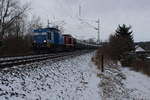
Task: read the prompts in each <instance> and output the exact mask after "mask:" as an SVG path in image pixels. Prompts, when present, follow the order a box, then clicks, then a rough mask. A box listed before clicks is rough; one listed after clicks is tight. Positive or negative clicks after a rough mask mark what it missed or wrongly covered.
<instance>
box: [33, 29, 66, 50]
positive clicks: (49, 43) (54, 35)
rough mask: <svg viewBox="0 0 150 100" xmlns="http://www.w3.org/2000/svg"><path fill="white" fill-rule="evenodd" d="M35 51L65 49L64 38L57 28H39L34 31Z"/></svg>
mask: <svg viewBox="0 0 150 100" xmlns="http://www.w3.org/2000/svg"><path fill="white" fill-rule="evenodd" d="M33 33H34V34H33V37H32V40H33V49H34V50H46V49H47V50H58V51H59V50H61V49H63V44H64V38H63V35H62V34H61V32H60V30H59V29H57V28H39V29H36V30H33Z"/></svg>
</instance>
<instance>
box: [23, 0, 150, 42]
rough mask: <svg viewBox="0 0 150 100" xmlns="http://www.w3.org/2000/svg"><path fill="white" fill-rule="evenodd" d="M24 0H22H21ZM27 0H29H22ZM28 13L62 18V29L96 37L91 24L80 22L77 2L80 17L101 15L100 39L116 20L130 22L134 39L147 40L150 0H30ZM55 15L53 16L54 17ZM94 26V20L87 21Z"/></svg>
mask: <svg viewBox="0 0 150 100" xmlns="http://www.w3.org/2000/svg"><path fill="white" fill-rule="evenodd" d="M24 1H25V0H24ZM26 1H30V0H26ZM31 3H32V4H31V6H32V8H33V10H32V14H35V15H37V16H41V17H42V20H43V22H45V23H46V21H47V19H50V20H65V22H66V23H67V24H66V25H65V26H64V27H65V33H70V34H72V35H74V36H79V37H82V38H83V36H84V38H90V37H92V38H96V36H97V33H96V30H94V29H93V27H91V26H89V25H87V24H85V23H81V22H80V21H79V20H78V18H79V16H78V6H79V4H80V5H81V6H82V18H83V19H92V20H93V19H94V20H96V19H97V18H98V17H100V19H101V39H102V40H105V39H107V38H108V36H109V35H110V34H111V33H112V32H114V31H115V29H116V28H117V26H118V24H123V23H125V24H128V25H132V30H133V31H134V37H135V40H136V41H143V40H145V41H146V40H147V41H148V40H150V36H148V35H149V33H148V32H149V26H150V18H149V16H150V11H149V10H150V6H149V5H150V0H32V1H31ZM54 16H55V19H54ZM88 22H89V23H90V24H92V25H93V26H96V24H95V22H93V21H89V20H88Z"/></svg>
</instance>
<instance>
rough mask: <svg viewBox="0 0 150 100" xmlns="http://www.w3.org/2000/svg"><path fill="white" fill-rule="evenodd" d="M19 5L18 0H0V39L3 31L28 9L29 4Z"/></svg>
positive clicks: (3, 33)
mask: <svg viewBox="0 0 150 100" xmlns="http://www.w3.org/2000/svg"><path fill="white" fill-rule="evenodd" d="M19 5H20V3H19V1H18V0H0V40H2V39H3V37H4V35H5V34H6V33H5V31H7V29H8V28H10V27H11V26H12V25H13V24H14V22H15V21H16V20H18V19H19V18H20V17H21V16H22V15H23V14H24V13H25V12H26V11H27V10H28V9H29V5H23V6H22V7H20V6H19Z"/></svg>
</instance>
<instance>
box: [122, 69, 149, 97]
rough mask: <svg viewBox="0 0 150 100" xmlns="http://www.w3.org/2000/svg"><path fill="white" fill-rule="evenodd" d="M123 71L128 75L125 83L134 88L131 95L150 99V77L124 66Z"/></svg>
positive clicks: (131, 88)
mask: <svg viewBox="0 0 150 100" xmlns="http://www.w3.org/2000/svg"><path fill="white" fill-rule="evenodd" d="M123 73H124V74H125V75H126V76H127V79H126V80H125V83H124V84H125V85H126V87H127V88H128V89H130V90H132V92H131V93H130V95H131V96H132V97H134V99H138V100H141V99H142V100H150V77H148V76H146V75H143V74H142V73H140V72H135V71H132V70H130V69H129V68H123Z"/></svg>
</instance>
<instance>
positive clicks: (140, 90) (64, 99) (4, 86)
mask: <svg viewBox="0 0 150 100" xmlns="http://www.w3.org/2000/svg"><path fill="white" fill-rule="evenodd" d="M93 55H94V53H89V54H84V55H82V56H78V57H74V58H69V59H65V60H61V61H54V62H52V61H51V60H46V61H42V62H37V63H33V64H29V65H20V66H19V67H18V66H17V67H15V66H14V67H13V68H11V69H7V68H5V69H2V70H1V71H0V100H150V85H149V84H150V77H147V76H146V75H143V74H141V73H139V72H134V71H131V70H129V69H128V68H122V67H121V66H120V65H115V64H113V63H112V64H109V65H107V66H105V72H104V73H101V72H100V71H98V70H97V69H96V66H95V65H94V64H93V63H92V62H91V58H92V57H93Z"/></svg>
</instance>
